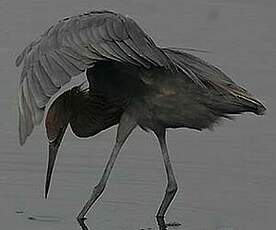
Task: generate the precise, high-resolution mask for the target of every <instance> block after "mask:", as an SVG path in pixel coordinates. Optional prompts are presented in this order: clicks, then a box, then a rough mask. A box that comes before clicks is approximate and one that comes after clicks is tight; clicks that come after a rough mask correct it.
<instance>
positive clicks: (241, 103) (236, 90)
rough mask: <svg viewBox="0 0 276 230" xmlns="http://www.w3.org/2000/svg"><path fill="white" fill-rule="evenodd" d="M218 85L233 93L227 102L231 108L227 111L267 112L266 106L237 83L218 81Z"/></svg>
mask: <svg viewBox="0 0 276 230" xmlns="http://www.w3.org/2000/svg"><path fill="white" fill-rule="evenodd" d="M216 86H217V87H219V88H221V89H222V90H224V91H225V92H228V93H229V94H230V95H231V97H230V98H228V99H227V102H228V103H226V107H227V109H228V110H229V111H227V113H242V112H253V113H255V114H257V115H263V114H264V113H265V111H266V107H265V106H264V105H263V104H262V103H261V102H260V101H259V100H258V99H256V98H255V97H254V96H253V95H252V94H250V93H249V92H248V91H247V90H245V89H244V88H242V87H240V86H238V85H236V84H221V83H216ZM227 105H228V106H227ZM231 109H232V110H233V111H231Z"/></svg>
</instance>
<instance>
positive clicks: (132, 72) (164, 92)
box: [16, 11, 265, 220]
mask: <svg viewBox="0 0 276 230" xmlns="http://www.w3.org/2000/svg"><path fill="white" fill-rule="evenodd" d="M21 64H22V65H23V68H22V74H21V78H20V83H19V137H20V143H21V145H23V144H24V143H25V141H26V138H27V137H28V136H29V135H30V134H31V132H32V130H33V128H34V126H35V125H38V124H40V123H41V121H42V119H43V114H44V110H45V106H46V105H47V103H48V101H49V99H50V98H51V97H52V96H53V95H54V94H55V93H57V92H58V90H59V89H60V87H61V86H63V85H65V84H66V83H68V82H69V81H70V80H71V78H72V77H75V76H78V75H79V74H80V73H82V72H84V71H86V76H87V79H88V82H89V87H88V88H87V89H83V88H82V87H80V86H76V87H74V88H72V89H70V90H68V91H66V92H65V93H63V94H62V95H60V96H59V97H58V98H57V99H56V100H55V101H54V102H53V103H52V105H51V106H50V108H49V110H48V112H47V116H46V121H45V125H46V130H47V137H48V140H49V161H48V169H47V175H46V185H45V197H47V194H48V190H49V185H50V180H51V175H52V170H53V167H54V162H55V159H56V155H57V152H58V148H59V146H60V144H61V141H62V138H63V135H64V133H65V131H66V128H67V126H68V124H70V126H71V128H72V131H73V132H74V133H75V135H77V136H79V137H90V136H94V135H96V134H97V133H99V132H101V131H103V130H105V129H106V128H108V127H111V126H113V125H116V124H118V129H117V137H116V142H115V145H114V147H113V150H112V152H111V156H110V158H109V160H108V162H107V164H106V166H105V169H104V172H103V175H102V177H101V179H100V181H99V183H98V184H97V185H96V186H95V187H94V189H93V191H92V194H91V197H90V198H89V199H88V201H87V203H86V204H85V205H84V207H83V209H82V210H81V212H80V213H79V215H78V217H77V218H78V220H83V219H84V218H85V215H86V214H87V212H88V210H89V209H90V208H91V206H92V205H93V204H94V203H95V201H96V200H97V199H98V198H99V196H100V195H101V194H102V192H103V191H104V189H105V187H106V184H107V180H108V177H109V175H110V173H111V170H112V168H113V166H114V163H115V160H116V158H117V156H118V154H119V152H120V149H121V147H122V145H123V144H124V142H125V141H126V139H127V138H128V136H129V135H130V133H131V132H132V130H133V129H134V128H135V127H136V126H140V127H141V128H142V129H143V130H147V131H148V130H150V131H153V133H154V134H155V135H156V136H157V139H158V141H159V144H160V148H161V152H162V156H163V160H164V166H165V170H166V175H167V188H166V191H165V196H164V198H163V200H162V202H161V205H160V207H159V209H158V211H157V214H156V216H157V217H159V218H163V217H164V215H165V213H166V211H167V209H168V207H169V205H170V203H171V201H172V200H173V198H174V196H175V194H176V191H177V182H176V178H175V175H174V172H173V167H172V165H171V162H170V157H169V154H168V148H167V143H166V129H168V128H182V127H186V128H190V129H196V130H202V129H208V128H211V127H212V126H213V125H214V124H215V123H217V122H218V121H219V120H220V119H221V118H229V116H230V115H231V114H240V113H243V112H253V113H255V114H258V115H261V114H263V113H264V111H265V107H264V106H263V105H262V104H261V103H260V102H259V101H258V100H257V99H256V98H255V97H254V96H252V95H251V94H250V93H248V92H247V91H246V90H245V89H243V88H242V87H240V86H238V85H237V84H235V83H234V82H233V81H232V80H231V79H230V78H229V77H227V76H226V75H225V74H224V73H223V72H222V71H220V70H219V69H218V68H216V67H214V66H212V65H210V64H208V63H206V62H205V61H203V60H202V59H200V58H198V57H195V56H193V55H191V54H188V53H185V52H183V50H181V49H180V50H176V49H170V48H160V47H158V46H157V45H156V44H155V43H154V42H153V40H152V39H151V38H150V37H149V36H148V35H147V34H145V32H144V31H143V30H142V29H141V28H140V27H139V26H138V25H137V24H136V22H135V21H134V20H132V19H131V18H129V17H124V16H122V15H120V14H117V13H114V12H110V11H92V12H89V13H85V14H82V15H78V16H74V17H69V18H65V19H62V20H60V21H59V22H58V23H57V24H56V25H54V26H52V27H50V28H49V29H48V30H47V31H46V32H44V33H43V34H42V35H41V36H40V37H39V38H38V39H37V40H35V41H33V42H32V43H31V44H30V45H28V46H27V47H26V48H25V49H24V51H23V52H22V53H21V54H20V55H19V56H18V58H17V59H16V65H17V66H20V65H21Z"/></svg>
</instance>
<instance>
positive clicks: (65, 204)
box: [0, 0, 276, 230]
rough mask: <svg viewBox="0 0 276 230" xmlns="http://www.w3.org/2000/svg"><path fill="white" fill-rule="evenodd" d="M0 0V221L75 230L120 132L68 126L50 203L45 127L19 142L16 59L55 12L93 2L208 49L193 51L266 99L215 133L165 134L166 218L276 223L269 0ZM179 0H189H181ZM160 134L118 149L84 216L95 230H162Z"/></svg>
mask: <svg viewBox="0 0 276 230" xmlns="http://www.w3.org/2000/svg"><path fill="white" fill-rule="evenodd" d="M101 2H102V1H92V0H81V1H76V0H68V1H65V0H56V1H55V2H50V1H42V0H41V1H40V0H33V1H31V0H28V1H27V0H21V1H19V0H9V1H8V0H2V1H1V2H0V20H1V23H0V29H1V34H0V50H1V52H0V55H1V57H0V60H1V62H0V74H1V79H2V82H1V84H0V93H1V97H0V106H1V122H0V144H1V148H0V204H1V205H0V223H1V227H0V228H1V229H13V230H17V229H20V230H25V229H26V230H37V229H41V230H47V229H49V230H50V229H51V230H52V229H59V230H63V229H64V230H65V229H66V230H71V229H72V230H73V229H80V227H79V225H78V223H77V222H76V220H75V216H76V215H77V213H78V211H79V210H80V208H81V206H82V205H83V204H84V202H85V200H86V199H87V198H88V197H89V192H90V191H91V189H92V188H93V186H94V185H95V184H96V183H97V181H98V179H99V177H100V175H101V173H102V170H103V167H104V165H105V161H106V160H107V158H108V156H109V152H110V150H111V148H112V145H113V143H114V135H115V131H116V130H115V128H112V129H110V130H108V131H106V132H104V133H101V134H100V135H98V136H96V137H94V138H91V139H87V140H79V139H77V138H76V137H74V136H73V135H72V134H71V133H70V132H67V135H66V137H65V139H64V142H63V145H62V148H61V150H60V154H59V158H58V162H57V165H56V170H55V172H54V175H53V184H52V187H51V190H50V194H49V199H47V200H45V199H44V198H43V187H44V175H45V168H46V160H47V142H46V138H45V132H44V129H43V126H41V127H39V128H37V129H36V130H35V132H34V133H33V135H32V136H31V138H30V139H29V140H28V142H27V143H26V145H25V146H24V147H20V146H19V144H18V138H17V108H16V102H17V99H16V89H17V83H18V79H19V73H20V71H19V69H16V68H15V65H14V61H15V58H16V55H17V54H19V52H20V51H21V50H22V48H24V47H25V45H26V44H28V43H29V42H30V41H32V40H33V39H34V38H35V37H36V36H38V35H39V33H40V32H41V31H43V30H44V29H46V28H47V27H48V26H49V25H51V24H53V23H55V22H56V21H57V20H58V19H60V18H62V17H65V16H70V15H74V14H78V13H82V12H84V11H86V10H89V9H104V8H106V9H113V10H116V11H119V12H121V13H123V14H129V15H131V16H132V17H133V18H135V19H136V21H137V22H138V23H139V24H140V25H141V26H142V27H143V28H144V29H145V31H147V32H148V33H149V34H150V35H151V36H152V37H153V39H154V40H155V41H156V43H157V44H159V45H160V46H174V47H190V48H198V49H204V50H208V51H210V53H207V54H203V53H197V55H199V56H201V57H204V58H205V59H206V60H208V61H210V62H211V63H212V64H216V65H217V66H219V67H221V68H222V69H223V70H224V71H225V72H226V73H227V74H228V75H229V76H230V77H232V79H233V80H234V81H236V82H237V83H239V84H241V85H242V86H245V87H246V88H247V89H248V90H250V91H251V92H252V93H253V94H256V95H257V96H258V98H260V99H261V100H262V101H263V102H264V103H265V104H266V105H267V106H268V112H267V114H266V115H265V116H263V117H257V116H255V115H252V114H246V115H243V116H240V117H237V119H236V121H235V122H233V121H225V122H223V124H222V125H221V126H220V127H217V128H215V131H214V132H212V131H203V132H196V131H191V130H187V129H181V130H170V131H169V138H168V143H169V149H170V153H171V158H172V160H173V165H174V168H175V172H176V176H177V179H178V183H179V192H178V194H177V196H176V199H175V200H174V202H173V204H172V205H171V208H170V210H169V212H168V213H167V218H166V220H167V221H168V222H172V223H173V222H177V223H178V222H179V223H181V224H182V225H181V226H178V227H169V229H179V230H222V229H224V230H225V229H227V230H241V229H242V230H259V229H274V228H275V225H276V224H275V223H276V221H275V213H276V196H275V191H276V167H275V165H276V155H275V147H276V145H275V137H276V131H275V130H276V129H275V128H276V127H275V116H276V111H275V104H276V103H275V97H276V91H275V83H276V80H275V73H276V70H275V60H276V52H275V47H276V43H275V41H276V32H275V21H276V15H275V9H276V3H275V2H274V1H272V0H271V1H256V0H254V1H252V0H251V1H249V0H240V1H226V0H223V1H218V0H217V1H215V0H208V1H200V0H195V1H194V0H193V1H192V0H189V1H180V0H178V1H164V0H162V1H157V0H154V1H151V0H150V1H146V0H142V1H134V0H129V1H127V0H121V1H119V0H116V1H111V0H110V1H105V3H101ZM184 2H185V3H184ZM165 179H166V178H165V173H164V169H163V165H162V159H161V154H160V152H159V147H158V145H157V141H156V140H155V138H154V137H153V135H152V134H148V133H145V132H143V131H141V130H139V129H137V130H136V131H135V132H134V133H133V134H132V135H131V137H130V138H129V140H128V141H127V143H126V145H125V146H124V148H123V150H122V152H121V154H120V156H119V158H118V161H117V162H116V165H115V168H114V170H113V172H112V175H111V177H110V180H109V183H108V186H107V189H106V191H105V193H104V195H103V196H102V198H101V199H100V200H99V201H98V202H97V203H96V205H95V206H94V209H93V210H92V211H91V212H90V213H89V215H88V216H87V217H88V220H87V225H89V227H90V228H91V229H96V230H107V229H114V230H140V229H157V226H156V223H155V219H154V215H155V212H156V210H157V208H158V206H159V203H160V201H161V199H162V197H163V192H164V189H165V186H166V180H165Z"/></svg>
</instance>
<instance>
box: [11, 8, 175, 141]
mask: <svg viewBox="0 0 276 230" xmlns="http://www.w3.org/2000/svg"><path fill="white" fill-rule="evenodd" d="M110 60H111V61H117V62H123V63H128V64H132V65H136V66H141V67H145V68H150V67H151V66H158V67H162V68H164V69H167V70H170V71H176V67H175V65H174V63H173V62H172V61H171V60H170V58H168V56H167V55H166V54H165V53H164V52H163V51H162V50H161V49H160V48H158V47H157V46H156V45H155V44H154V42H153V41H152V40H151V38H150V37H149V36H148V35H146V34H145V32H144V31H143V30H142V29H141V28H140V27H139V26H138V25H137V24H136V22H135V21H134V20H132V19H130V18H129V17H124V16H122V15H120V14H117V13H114V12H110V11H92V12H89V13H85V14H83V15H78V16H73V17H70V18H66V19H63V20H60V21H58V22H57V24H55V25H53V26H51V27H50V28H49V29H48V30H46V31H45V32H44V33H43V34H42V35H41V36H40V37H39V38H38V39H36V40H35V41H33V42H32V43H30V44H29V45H28V46H27V47H26V48H25V49H24V50H23V51H22V53H21V54H20V55H19V56H18V57H17V59H16V61H15V64H16V66H20V65H22V64H23V68H22V73H21V78H20V83H19V102H18V103H19V134H20V143H21V144H24V142H25V140H26V138H27V136H29V135H30V134H31V132H32V130H33V128H34V125H36V124H38V123H40V122H41V117H42V115H43V109H44V108H45V106H46V104H47V102H48V100H49V99H50V97H51V96H53V94H55V93H56V92H57V91H58V90H59V88H60V87H61V86H63V85H64V84H66V83H67V82H69V81H70V80H71V78H72V77H74V76H77V75H79V74H80V73H81V72H84V71H85V69H87V68H89V67H91V66H93V65H94V64H95V63H96V62H98V61H110Z"/></svg>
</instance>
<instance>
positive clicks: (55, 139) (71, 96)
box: [45, 86, 84, 198]
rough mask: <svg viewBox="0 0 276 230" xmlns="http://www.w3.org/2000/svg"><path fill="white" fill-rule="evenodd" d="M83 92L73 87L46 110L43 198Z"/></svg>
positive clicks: (46, 193)
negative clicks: (45, 158)
mask: <svg viewBox="0 0 276 230" xmlns="http://www.w3.org/2000/svg"><path fill="white" fill-rule="evenodd" d="M83 92H84V91H83V90H81V87H80V86H77V87H74V88H72V89H70V90H68V91H66V92H64V93H63V94H61V95H60V96H59V97H57V98H56V99H55V101H54V102H53V103H52V104H51V106H50V107H49V109H48V112H47V115H46V119H45V127H46V133H47V137H48V142H49V156H48V168H47V174H46V183H45V198H47V195H48V191H49V187H50V182H51V176H52V172H53V168H54V164H55V160H56V156H57V152H58V149H59V147H60V144H61V142H62V139H63V136H64V134H65V131H66V129H67V126H68V124H69V122H70V120H71V119H72V117H73V116H74V114H75V113H76V111H78V99H79V98H80V97H83Z"/></svg>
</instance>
